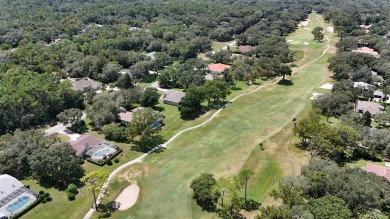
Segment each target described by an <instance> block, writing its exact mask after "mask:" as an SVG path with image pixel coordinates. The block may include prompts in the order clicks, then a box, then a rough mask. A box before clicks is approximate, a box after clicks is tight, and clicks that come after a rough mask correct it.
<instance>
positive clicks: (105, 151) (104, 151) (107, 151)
mask: <svg viewBox="0 0 390 219" xmlns="http://www.w3.org/2000/svg"><path fill="white" fill-rule="evenodd" d="M111 153H114V149H111V148H104V149H102V150H100V151H97V152H96V153H94V154H93V156H92V157H94V158H97V159H102V158H103V155H104V154H105V155H109V154H111Z"/></svg>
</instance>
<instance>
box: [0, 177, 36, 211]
mask: <svg viewBox="0 0 390 219" xmlns="http://www.w3.org/2000/svg"><path fill="white" fill-rule="evenodd" d="M38 197H39V195H38V193H36V192H34V191H32V190H30V189H28V188H26V187H25V186H24V185H23V183H21V182H20V181H19V180H17V179H16V178H15V177H12V176H10V175H7V174H3V175H0V218H11V217H12V216H14V215H15V214H18V213H19V212H21V211H23V210H24V209H26V208H27V207H28V206H30V205H31V204H32V203H34V202H35V201H36V200H37V198H38Z"/></svg>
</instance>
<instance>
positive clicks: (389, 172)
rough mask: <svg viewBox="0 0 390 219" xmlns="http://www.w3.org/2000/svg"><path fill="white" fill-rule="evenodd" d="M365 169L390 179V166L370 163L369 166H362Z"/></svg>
mask: <svg viewBox="0 0 390 219" xmlns="http://www.w3.org/2000/svg"><path fill="white" fill-rule="evenodd" d="M362 169H363V170H365V171H367V172H369V173H374V174H375V175H377V176H382V177H384V178H386V179H387V180H389V181H390V168H386V167H382V166H379V165H375V164H371V163H368V164H367V166H365V167H362Z"/></svg>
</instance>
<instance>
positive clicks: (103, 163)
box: [86, 148, 122, 167]
mask: <svg viewBox="0 0 390 219" xmlns="http://www.w3.org/2000/svg"><path fill="white" fill-rule="evenodd" d="M120 153H122V149H120V148H119V150H118V151H117V152H116V153H115V154H113V155H112V156H111V157H110V158H108V159H106V160H105V161H103V162H102V163H99V162H96V161H94V160H92V159H91V158H87V159H86V160H87V161H88V162H90V163H93V164H96V165H98V166H101V167H102V166H104V165H105V164H106V163H107V161H108V160H111V159H112V158H114V157H116V156H117V155H118V154H120Z"/></svg>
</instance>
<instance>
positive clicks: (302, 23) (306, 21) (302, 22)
mask: <svg viewBox="0 0 390 219" xmlns="http://www.w3.org/2000/svg"><path fill="white" fill-rule="evenodd" d="M309 23H310V19H307V20H305V21H301V25H302V27H305V26H307V25H309Z"/></svg>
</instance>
